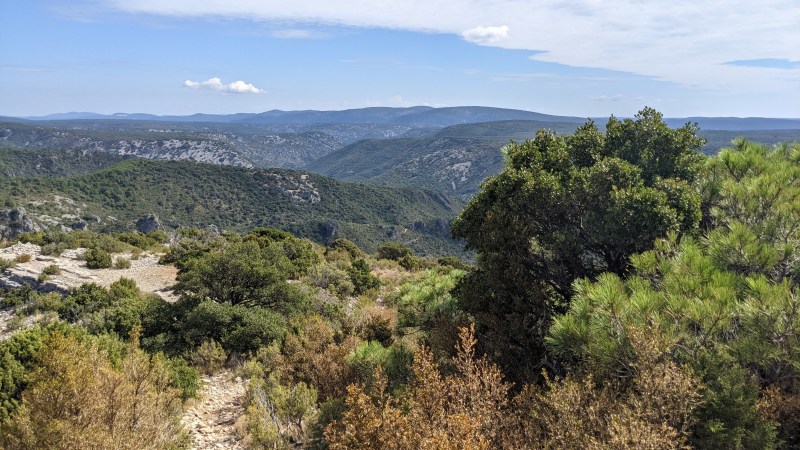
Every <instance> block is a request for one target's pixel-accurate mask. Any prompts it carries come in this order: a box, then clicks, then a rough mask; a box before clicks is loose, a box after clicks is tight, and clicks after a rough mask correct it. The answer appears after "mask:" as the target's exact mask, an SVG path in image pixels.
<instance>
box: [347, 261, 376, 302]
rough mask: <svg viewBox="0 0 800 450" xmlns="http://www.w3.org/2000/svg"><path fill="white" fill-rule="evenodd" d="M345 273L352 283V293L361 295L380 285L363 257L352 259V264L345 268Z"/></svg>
mask: <svg viewBox="0 0 800 450" xmlns="http://www.w3.org/2000/svg"><path fill="white" fill-rule="evenodd" d="M347 275H348V276H349V277H350V281H352V283H353V293H354V294H356V295H362V294H364V293H366V292H367V291H369V290H371V289H377V288H378V287H380V285H381V281H380V280H379V279H378V278H377V277H376V276H374V275H372V273H371V271H370V268H369V265H367V262H366V261H364V260H363V259H357V260H355V261H353V265H352V266H351V267H350V268H349V269H348V270H347Z"/></svg>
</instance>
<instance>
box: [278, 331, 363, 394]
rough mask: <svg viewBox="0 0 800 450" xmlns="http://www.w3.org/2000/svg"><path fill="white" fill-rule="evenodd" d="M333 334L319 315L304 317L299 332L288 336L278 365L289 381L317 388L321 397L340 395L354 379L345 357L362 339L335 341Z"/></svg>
mask: <svg viewBox="0 0 800 450" xmlns="http://www.w3.org/2000/svg"><path fill="white" fill-rule="evenodd" d="M335 337H336V333H335V332H334V330H333V328H331V326H330V325H328V324H327V323H326V322H325V321H324V320H323V319H322V318H320V317H318V316H313V317H310V318H308V319H306V321H305V323H304V326H303V329H302V330H301V332H300V333H299V334H289V335H287V337H286V339H285V341H284V344H283V355H282V356H281V358H280V361H279V362H278V365H279V367H278V368H279V369H280V370H281V372H282V373H283V374H285V375H287V376H289V378H290V380H292V381H294V382H299V381H302V382H305V383H307V384H309V385H311V386H314V387H316V389H317V391H318V392H319V397H320V399H328V398H333V397H338V398H341V397H343V396H344V395H345V394H346V393H347V385H349V384H351V383H353V382H355V379H356V378H355V374H354V373H353V371H352V369H351V368H350V366H349V365H348V364H347V356H348V355H349V354H350V353H351V352H352V351H353V350H355V349H356V348H357V347H358V346H359V345H360V344H361V342H362V341H361V340H360V339H359V338H357V337H355V336H346V337H344V338H343V339H342V341H341V342H337V341H336V339H335Z"/></svg>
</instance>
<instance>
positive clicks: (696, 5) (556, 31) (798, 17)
mask: <svg viewBox="0 0 800 450" xmlns="http://www.w3.org/2000/svg"><path fill="white" fill-rule="evenodd" d="M104 1H106V2H107V4H108V5H111V6H112V7H113V8H115V9H117V10H120V11H125V12H130V13H146V14H154V15H161V16H174V17H195V18H203V17H208V18H219V17H225V18H234V19H240V20H251V21H254V22H268V23H274V24H282V25H285V24H289V25H290V28H291V25H292V24H298V25H302V28H313V27H314V26H319V25H325V26H348V27H369V28H388V29H399V30H411V31H422V32H435V33H451V34H454V35H458V36H462V37H463V38H464V39H466V40H468V41H470V42H475V43H477V44H481V45H492V46H497V47H503V48H509V49H527V50H538V51H542V52H543V53H539V54H537V55H535V56H534V57H533V58H534V59H535V60H537V61H546V62H552V63H558V64H562V65H568V66H575V67H590V68H600V69H608V70H614V71H618V72H627V73H634V74H638V75H646V76H649V77H653V78H656V79H661V80H666V81H671V82H674V83H678V84H681V85H684V86H696V87H701V88H705V89H723V90H726V91H729V92H736V91H737V90H738V89H750V90H752V89H753V88H754V87H758V88H759V89H770V90H772V91H775V92H784V91H789V90H795V91H796V90H797V85H798V82H800V74H796V73H795V70H794V69H797V67H792V68H791V69H792V70H784V71H776V70H770V69H771V68H769V67H764V66H763V65H762V66H756V67H760V68H761V70H754V69H753V67H754V66H753V65H752V64H751V65H748V66H747V67H743V66H742V64H723V62H725V61H734V62H735V61H753V60H758V59H762V58H765V55H768V56H769V58H774V59H775V60H783V61H790V62H792V61H798V60H800V45H797V43H798V42H800V27H798V26H797V24H798V23H800V8H798V7H797V0H770V1H765V2H753V1H752V0H729V1H727V2H725V4H724V5H722V4H721V3H720V2H715V1H711V0H672V1H670V2H668V3H665V2H655V1H653V2H642V1H641V0H605V1H599V0H575V1H574V2H563V1H555V0H545V1H540V2H532V1H518V0H462V1H460V2H458V4H457V6H454V5H453V4H452V3H450V2H442V1H431V0H405V1H402V2H400V1H391V2H383V3H382V4H381V5H382V6H381V7H380V8H375V7H374V2H373V1H371V0H340V1H337V2H330V1H327V0H324V1H323V0H293V1H291V2H264V1H259V0H237V1H233V0H171V1H169V2H165V1H163V0H104ZM709 20H713V23H714V25H713V26H709ZM499 24H502V25H499ZM465 30H466V31H465ZM512 31H513V32H512ZM776 72H783V74H777V73H776ZM787 75H788V76H787Z"/></svg>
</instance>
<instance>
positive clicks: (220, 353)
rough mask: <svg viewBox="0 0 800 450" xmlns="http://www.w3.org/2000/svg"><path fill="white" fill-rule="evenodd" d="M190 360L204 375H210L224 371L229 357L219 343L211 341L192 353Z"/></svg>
mask: <svg viewBox="0 0 800 450" xmlns="http://www.w3.org/2000/svg"><path fill="white" fill-rule="evenodd" d="M189 359H190V360H191V361H192V364H194V365H195V366H196V367H198V368H199V369H200V370H202V371H203V373H206V374H209V375H210V374H213V373H215V372H217V371H219V370H220V369H222V367H223V366H224V365H225V360H226V359H228V355H227V354H226V353H225V349H223V348H222V346H221V345H219V343H218V342H217V341H214V340H210V341H204V342H203V343H202V344H200V347H197V350H195V351H193V352H192V353H191V355H190V356H189Z"/></svg>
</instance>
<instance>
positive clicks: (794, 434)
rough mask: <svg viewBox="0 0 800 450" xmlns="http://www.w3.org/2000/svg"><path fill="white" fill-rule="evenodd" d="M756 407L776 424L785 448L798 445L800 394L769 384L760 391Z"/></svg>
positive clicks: (799, 440) (799, 442)
mask: <svg viewBox="0 0 800 450" xmlns="http://www.w3.org/2000/svg"><path fill="white" fill-rule="evenodd" d="M756 408H757V410H758V412H759V413H760V414H761V415H762V416H763V417H764V418H765V419H767V420H769V421H771V422H773V423H776V424H778V437H779V438H780V439H781V440H783V441H784V442H785V445H786V448H797V447H798V446H800V394H797V393H794V392H786V391H783V390H781V389H780V388H778V387H777V386H769V387H767V388H766V389H764V390H763V391H762V393H761V398H760V399H759V400H758V403H757V405H756Z"/></svg>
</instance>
